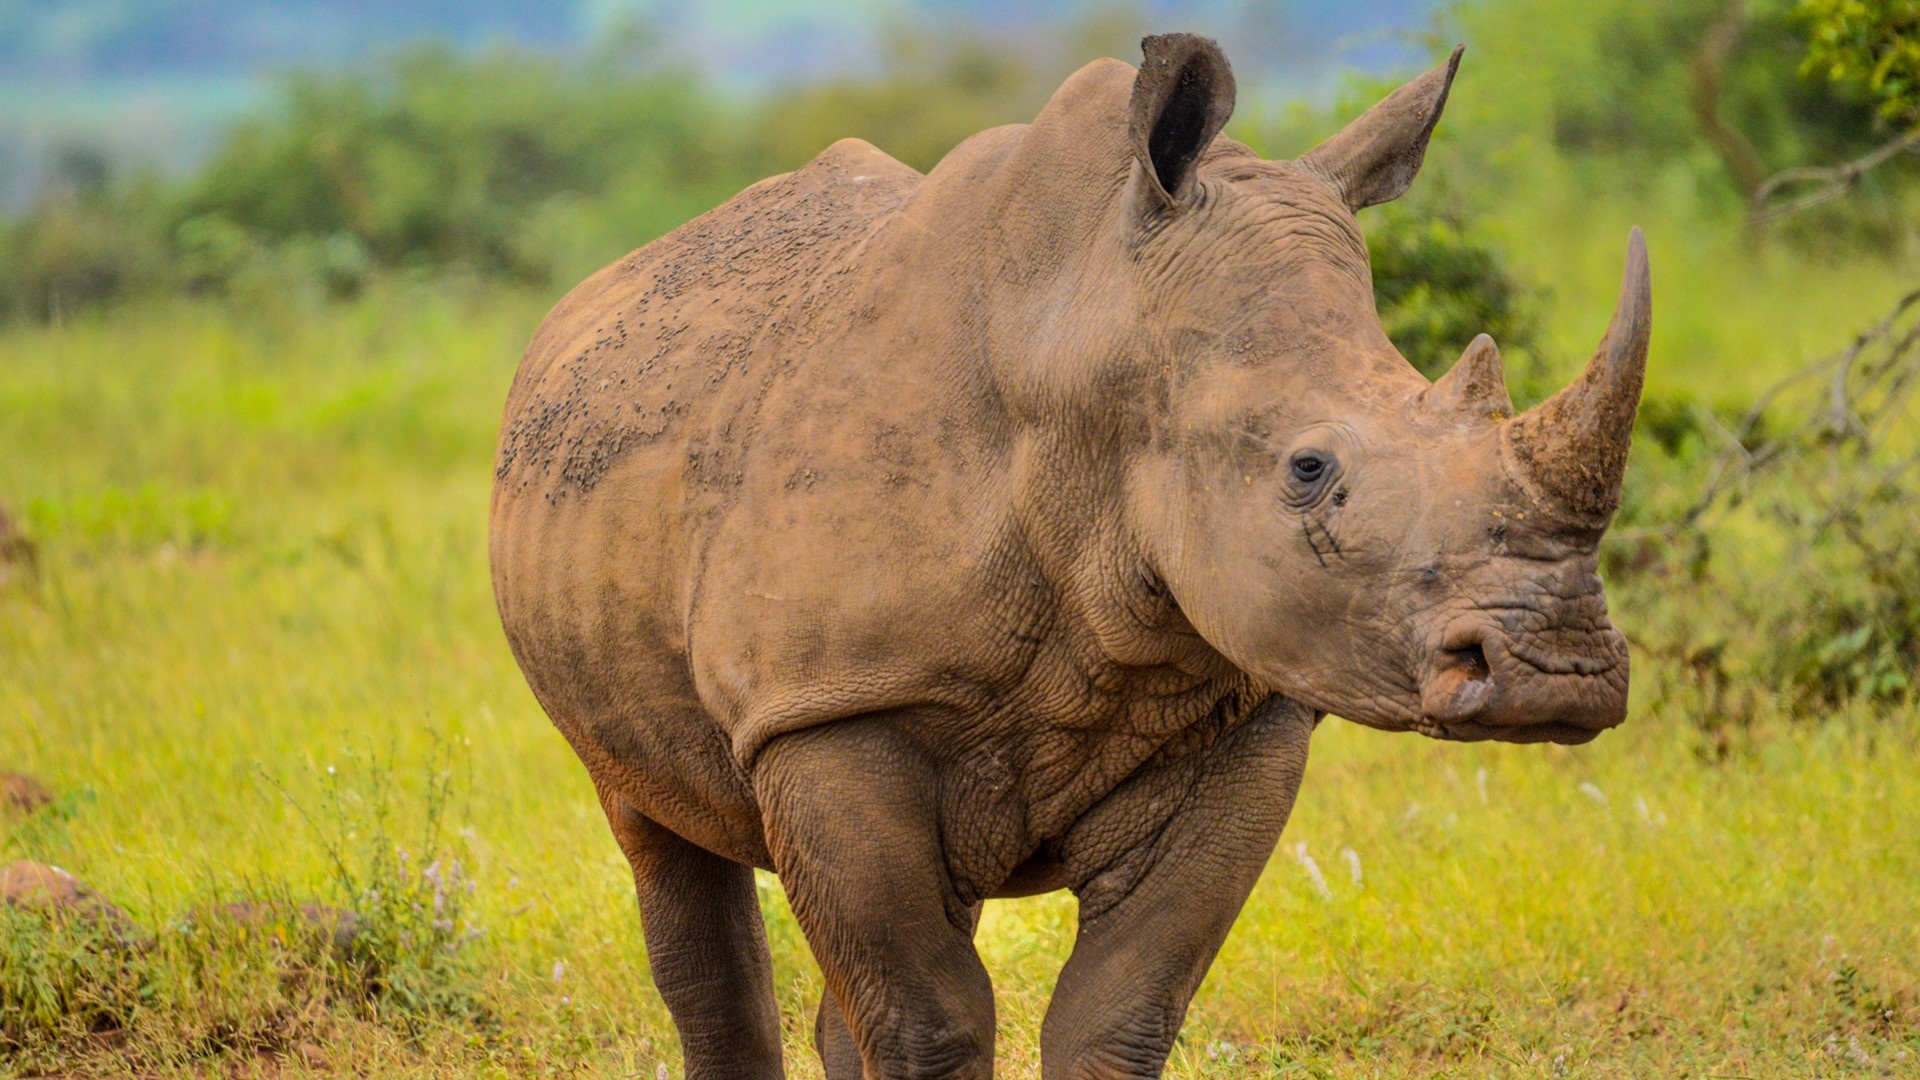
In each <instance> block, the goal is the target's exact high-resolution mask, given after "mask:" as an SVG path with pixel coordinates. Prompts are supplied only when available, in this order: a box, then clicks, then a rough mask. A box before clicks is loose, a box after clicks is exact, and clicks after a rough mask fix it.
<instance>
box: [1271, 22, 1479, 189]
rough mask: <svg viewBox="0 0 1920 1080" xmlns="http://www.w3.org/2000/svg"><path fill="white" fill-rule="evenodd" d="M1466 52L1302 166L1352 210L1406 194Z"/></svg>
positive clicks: (1401, 92)
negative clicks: (1338, 195)
mask: <svg viewBox="0 0 1920 1080" xmlns="http://www.w3.org/2000/svg"><path fill="white" fill-rule="evenodd" d="M1465 49H1466V46H1464V45H1462V46H1459V47H1458V48H1455V49H1454V50H1453V55H1452V56H1450V57H1448V58H1447V62H1446V63H1444V64H1441V65H1440V66H1439V67H1436V68H1434V69H1433V70H1432V71H1429V72H1427V73H1426V74H1425V75H1422V76H1420V77H1419V78H1417V79H1415V80H1413V81H1412V82H1410V83H1408V84H1407V85H1405V86H1402V87H1401V88H1400V89H1398V90H1395V91H1394V92H1393V93H1391V94H1388V95H1387V97H1386V99H1385V100H1383V101H1381V102H1380V104H1378V105H1375V106H1374V107H1373V108H1371V109H1368V110H1367V111H1366V112H1365V113H1363V114H1361V116H1360V119H1358V120H1355V121H1354V122H1353V123H1351V124H1348V125H1347V126H1346V127H1344V128H1341V129H1340V131H1339V133H1338V134H1336V135H1334V136H1333V137H1332V138H1330V139H1328V140H1327V141H1326V142H1323V143H1321V144H1320V145H1319V146H1316V147H1314V148H1313V149H1312V150H1309V151H1307V153H1306V156H1304V157H1302V158H1301V159H1300V164H1301V165H1303V166H1305V167H1306V168H1307V169H1308V170H1310V171H1312V172H1313V173H1315V174H1317V175H1318V176H1319V177H1320V178H1321V179H1323V180H1325V181H1327V182H1328V183H1329V184H1332V185H1333V188H1334V190H1335V191H1338V192H1339V193H1340V198H1341V199H1342V200H1344V201H1345V202H1346V204H1347V209H1349V210H1359V209H1361V208H1362V207H1367V206H1372V205H1374V204H1375V203H1383V202H1389V201H1391V200H1394V199H1397V198H1399V197H1400V196H1402V195H1404V194H1406V192H1407V188H1408V186H1410V185H1411V184H1412V183H1413V176H1414V174H1415V173H1417V172H1419V171H1420V162H1421V161H1422V160H1424V159H1425V158H1426V156H1427V139H1428V138H1429V137H1431V136H1432V135H1433V125H1435V124H1437V123H1439V122H1440V110H1441V109H1443V108H1445V107H1446V104H1447V91H1448V90H1449V89H1451V88H1452V86H1453V73H1454V72H1455V71H1457V70H1459V68H1460V54H1461V53H1462V52H1463V51H1465Z"/></svg>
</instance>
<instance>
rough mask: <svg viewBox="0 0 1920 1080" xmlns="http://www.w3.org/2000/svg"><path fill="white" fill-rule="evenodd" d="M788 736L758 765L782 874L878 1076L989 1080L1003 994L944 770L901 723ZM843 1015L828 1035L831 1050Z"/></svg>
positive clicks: (868, 1068) (887, 720) (889, 720)
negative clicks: (965, 892)
mask: <svg viewBox="0 0 1920 1080" xmlns="http://www.w3.org/2000/svg"><path fill="white" fill-rule="evenodd" d="M898 719H899V718H893V717H876V718H869V719H862V720H847V721H841V722H839V723H836V724H830V725H824V726H821V727H815V728H809V729H807V730H804V731H800V732H795V733H793V734H789V735H783V736H780V737H778V738H776V739H774V740H773V741H772V742H770V743H769V744H767V746H766V748H765V749H763V750H762V751H761V752H760V756H759V759H758V760H757V762H756V763H755V765H754V769H753V776H754V790H755V794H756V795H757V796H758V798H759V802H760V807H761V811H762V813H763V815H764V821H765V824H766V833H767V846H768V849H769V850H770V851H771V852H772V855H773V864H774V868H775V869H776V870H778V871H779V873H780V880H781V882H782V883H783V884H784V885H785V886H786V889H787V897H788V899H789V901H790V902H791V903H792V905H793V913H794V917H795V918H796V919H797V920H798V921H799V923H800V928H801V930H803V931H804V932H805V933H806V936H807V944H808V945H809V946H810V947H811V948H812V950H813V955H814V958H815V959H816V960H818V961H819V963H820V970H821V973H822V974H823V975H824V976H825V977H826V983H827V991H828V993H829V994H830V995H831V996H832V997H833V998H834V1000H836V1001H837V1002H838V1003H839V1006H840V1009H839V1011H840V1012H841V1013H842V1014H843V1015H844V1017H845V1020H846V1025H847V1027H848V1028H849V1029H850V1032H851V1034H852V1037H853V1043H854V1045H855V1046H856V1047H858V1048H859V1051H860V1060H861V1062H862V1063H863V1065H864V1071H865V1075H866V1076H868V1077H876V1078H877V1077H885V1078H888V1080H894V1078H916V1080H933V1078H935V1077H954V1078H964V1077H988V1076H991V1075H992V1072H993V1036H994V1030H993V987H992V985H991V984H990V983H989V982H988V981H987V970H986V968H985V966H984V965H982V964H981V963H980V957H979V955H978V954H977V953H976V952H974V948H973V926H974V917H975V913H976V912H977V910H978V908H977V905H973V904H970V903H969V902H968V901H966V900H964V899H962V897H961V896H960V895H959V893H958V891H957V890H956V888H955V886H954V882H953V879H952V876H951V874H950V873H949V872H948V869H947V865H946V859H945V855H944V853H943V850H942V844H941V835H940V821H939V815H938V803H937V799H938V795H939V791H940V773H939V769H938V767H937V765H936V763H935V762H934V761H933V759H932V758H930V757H929V756H928V755H926V754H925V753H923V752H922V751H921V749H920V748H919V747H918V746H917V745H916V744H915V743H914V742H913V741H912V740H911V739H910V738H908V737H906V736H905V735H904V734H902V733H901V730H900V729H901V728H904V727H908V726H910V724H908V723H900V724H899V725H898V726H895V721H897V720H898ZM832 1027H833V1023H832V1018H831V1017H829V1018H827V1020H826V1022H823V1023H822V1024H821V1025H820V1029H822V1031H823V1032H824V1033H825V1034H826V1035H827V1036H828V1037H829V1038H828V1039H827V1040H826V1046H825V1048H826V1049H828V1050H832V1049H834V1048H835V1047H834V1046H833V1043H832V1041H831V1037H832V1035H833V1032H832Z"/></svg>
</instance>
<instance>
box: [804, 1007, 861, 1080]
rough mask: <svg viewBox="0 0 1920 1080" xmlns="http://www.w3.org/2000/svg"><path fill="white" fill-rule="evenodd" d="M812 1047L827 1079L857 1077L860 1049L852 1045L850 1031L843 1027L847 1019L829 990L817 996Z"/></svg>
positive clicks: (841, 1079)
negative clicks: (818, 1000) (817, 1054)
mask: <svg viewBox="0 0 1920 1080" xmlns="http://www.w3.org/2000/svg"><path fill="white" fill-rule="evenodd" d="M813 1048H814V1050H815V1051H816V1052H818V1053H819V1055H820V1064H821V1065H822V1066H824V1069H825V1072H826V1074H827V1080H860V1076H861V1069H860V1048H859V1047H857V1046H855V1045H853V1032H851V1031H848V1030H847V1018H846V1017H845V1016H844V1015H842V1014H841V1012H840V1003H839V1002H837V1001H835V1000H834V999H833V991H831V990H827V991H824V992H823V993H821V995H820V1011H819V1012H818V1013H816V1014H815V1015H814V1018H813Z"/></svg>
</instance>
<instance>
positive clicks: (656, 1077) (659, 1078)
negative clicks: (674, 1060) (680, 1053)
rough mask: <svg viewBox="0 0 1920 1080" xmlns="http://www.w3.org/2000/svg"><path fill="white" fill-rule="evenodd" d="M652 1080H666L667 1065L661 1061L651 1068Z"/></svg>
mask: <svg viewBox="0 0 1920 1080" xmlns="http://www.w3.org/2000/svg"><path fill="white" fill-rule="evenodd" d="M653 1080H667V1063H666V1062H664V1061H662V1062H659V1063H657V1064H655V1065H654V1067H653Z"/></svg>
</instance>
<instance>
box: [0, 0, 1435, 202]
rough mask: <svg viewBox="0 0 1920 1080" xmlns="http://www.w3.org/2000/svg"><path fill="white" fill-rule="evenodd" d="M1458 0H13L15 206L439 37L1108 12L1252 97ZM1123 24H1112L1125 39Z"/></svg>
mask: <svg viewBox="0 0 1920 1080" xmlns="http://www.w3.org/2000/svg"><path fill="white" fill-rule="evenodd" d="M1439 4H1440V0H1296V2H1293V3H1283V4H1276V3H1273V2H1272V0H1189V2H1186V3H1176V2H1169V0H1150V2H1145V3H1134V4H1104V5H1103V4H1097V3H1092V4H1090V3H1086V2H1074V0H839V2H837V3H834V4H820V3H816V2H812V0H704V2H702V3H699V4H688V3H682V2H675V0H410V2H404V3H395V2H393V0H282V2H277V3H270V4H268V3H258V2H253V0H64V2H62V3H58V4H50V3H46V2H44V0H0V203H4V204H9V205H18V203H19V202H20V201H21V200H23V199H25V198H28V197H30V195H31V193H32V192H33V191H34V190H36V189H37V188H38V187H39V186H40V184H41V183H43V181H44V178H45V176H46V175H47V174H48V171H49V169H50V168H53V167H54V166H55V163H56V162H59V161H61V160H63V159H65V160H68V161H71V160H72V159H73V158H74V157H75V156H76V155H80V156H82V157H84V158H86V159H87V160H95V159H105V160H109V161H113V162H117V163H137V164H144V165H153V166H157V167H160V168H162V169H169V170H172V169H178V168H182V167H186V166H188V165H191V164H193V163H194V162H196V161H198V160H201V159H202V158H203V157H204V156H205V154H206V153H207V152H208V151H209V150H210V148H211V147H212V145H213V144H214V142H215V141H216V140H217V138H218V134H219V132H220V131H221V130H222V128H224V126H225V125H227V124H229V123H231V122H232V121H233V120H234V119H235V118H237V117H238V116H240V115H243V114H244V113H246V112H247V111H248V110H250V109H254V108H257V107H259V105H260V104H261V103H262V102H263V101H264V100H265V98H266V95H267V92H268V89H269V87H270V84H271V79H272V76H273V75H274V74H275V73H278V72H282V71H286V70H288V69H294V68H337V67H340V66H343V65H351V64H354V63H356V62H360V61H364V60H365V59H366V58H368V57H370V56H373V55H377V54H379V53H381V52H384V51H390V50H393V49H397V48H403V47H406V46H408V45H415V44H419V43H422V42H427V41H436V42H444V43H447V44H450V45H452V46H454V47H456V48H460V49H482V48H487V47H492V46H512V47H515V48H530V49H537V50H549V51H567V50H573V49H579V48H583V47H585V46H587V45H589V44H590V43H592V42H593V41H595V40H597V39H599V38H602V37H604V36H605V35H607V34H609V33H612V32H616V31H619V30H623V29H626V28H630V27H634V26H644V27H646V28H647V31H648V32H650V33H652V34H656V35H658V36H659V37H660V38H661V39H662V40H663V41H665V42H666V43H668V50H667V51H668V54H669V55H672V56H674V57H676V58H678V59H681V60H684V61H685V62H687V63H690V64H692V65H694V66H696V67H698V68H699V69H701V70H702V71H704V72H705V73H706V74H707V75H708V76H710V77H711V78H712V79H713V80H714V81H715V83H716V84H717V85H719V86H721V87H723V88H725V89H726V90H728V91H729V92H734V93H741V94H752V93H758V92H763V91H765V90H767V89H768V88H770V87H773V86H777V85H779V84H782V83H788V82H793V81H796V80H810V79H816V78H821V77H829V76H840V75H859V74H863V73H866V72H868V71H870V70H871V67H872V65H871V60H872V57H873V56H874V55H875V53H876V52H877V51H878V49H877V45H876V43H877V42H878V41H879V40H880V39H881V38H882V37H883V36H884V35H886V34H888V33H889V32H892V31H895V30H897V29H899V28H900V27H903V26H908V25H924V24H929V23H930V24H933V25H966V26H974V27H979V28H983V29H986V30H988V31H990V32H992V33H995V34H999V35H1005V36H1007V37H1008V38H1009V40H1010V41H1015V42H1017V41H1018V40H1019V39H1020V37H1021V35H1022V33H1023V32H1024V31H1032V32H1034V33H1035V34H1042V33H1053V32H1058V31H1059V30H1060V28H1062V27H1067V26H1098V27H1099V28H1101V29H1102V30H1103V31H1104V32H1103V33H1102V34H1100V35H1099V37H1100V39H1101V40H1100V43H1099V44H1098V45H1096V46H1094V47H1096V48H1098V49H1100V50H1101V51H1108V52H1115V53H1119V54H1121V55H1127V53H1129V52H1130V51H1131V46H1130V44H1129V43H1130V41H1131V39H1133V38H1137V36H1138V35H1139V34H1140V33H1143V32H1148V31H1153V30H1168V29H1190V30H1198V31H1201V32H1205V33H1211V34H1213V35H1215V36H1217V37H1219V38H1220V39H1221V40H1222V41H1223V42H1224V43H1226V44H1227V45H1228V49H1229V52H1230V54H1231V55H1232V56H1233V57H1234V58H1235V60H1236V62H1237V65H1238V66H1239V67H1240V68H1242V69H1243V72H1244V74H1243V76H1242V78H1243V87H1244V88H1245V90H1243V92H1245V93H1268V94H1282V93H1284V94H1288V95H1301V94H1309V95H1310V94H1314V93H1324V92H1325V91H1326V90H1327V89H1328V88H1329V87H1330V86H1332V85H1333V84H1334V82H1335V81H1336V80H1337V77H1338V73H1339V72H1340V71H1342V70H1345V69H1348V68H1359V69H1363V70H1381V69H1384V68H1389V67H1393V66H1396V65H1399V64H1403V63H1405V62H1406V61H1407V60H1408V58H1409V57H1411V56H1412V55H1414V53H1415V52H1416V50H1413V49H1412V48H1410V47H1409V45H1408V35H1409V33H1410V32H1417V31H1419V30H1421V29H1423V28H1425V27H1426V25H1427V24H1428V23H1429V22H1430V21H1431V18H1432V12H1433V10H1434V9H1435V8H1436V7H1438V6H1439ZM1109 39H1111V40H1109Z"/></svg>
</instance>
